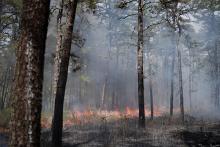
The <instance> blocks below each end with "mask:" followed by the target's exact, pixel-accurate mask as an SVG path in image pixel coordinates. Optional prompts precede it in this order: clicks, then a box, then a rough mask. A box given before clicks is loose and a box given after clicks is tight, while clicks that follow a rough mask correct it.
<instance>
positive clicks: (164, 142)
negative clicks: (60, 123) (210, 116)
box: [42, 113, 220, 147]
mask: <svg viewBox="0 0 220 147" xmlns="http://www.w3.org/2000/svg"><path fill="white" fill-rule="evenodd" d="M75 115H77V116H78V117H81V119H79V118H78V117H76V116H75ZM75 115H73V116H72V119H70V118H69V119H70V120H66V121H64V126H65V127H64V131H63V146H64V147H176V146H178V147H188V146H189V147H191V146H205V147H206V146H207V147H208V146H210V147H213V146H219V147H220V121H212V120H206V121H205V120H204V119H196V118H194V117H191V116H185V123H184V125H183V124H181V122H180V121H179V120H180V118H178V117H177V116H174V117H173V118H172V119H170V118H169V117H168V116H167V115H159V114H158V116H156V117H155V118H154V120H150V119H149V118H146V129H139V128H138V127H137V120H138V119H137V117H136V116H133V115H132V116H130V115H127V114H123V115H120V116H118V114H115V113H112V114H111V115H110V114H109V115H107V116H106V115H104V114H102V113H100V114H93V113H92V114H87V113H86V114H75ZM116 116H117V117H116ZM49 130H50V129H49V128H48V129H44V130H43V134H42V147H49V146H50V145H49V144H50V140H51V139H50V134H51V133H50V131H49Z"/></svg>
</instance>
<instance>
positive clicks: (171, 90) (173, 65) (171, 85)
mask: <svg viewBox="0 0 220 147" xmlns="http://www.w3.org/2000/svg"><path fill="white" fill-rule="evenodd" d="M175 57H176V53H175V50H174V52H173V55H172V65H171V83H170V116H171V117H172V116H173V96H174V68H175Z"/></svg>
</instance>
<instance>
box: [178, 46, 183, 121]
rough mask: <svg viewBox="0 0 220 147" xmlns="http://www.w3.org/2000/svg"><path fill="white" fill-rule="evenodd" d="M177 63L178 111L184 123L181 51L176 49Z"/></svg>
mask: <svg viewBox="0 0 220 147" xmlns="http://www.w3.org/2000/svg"><path fill="white" fill-rule="evenodd" d="M177 53H178V63H179V69H178V70H179V91H180V112H181V119H182V122H183V123H184V101H183V79H182V59H181V51H180V49H178V52H177Z"/></svg>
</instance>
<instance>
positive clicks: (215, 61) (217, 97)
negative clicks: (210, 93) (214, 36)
mask: <svg viewBox="0 0 220 147" xmlns="http://www.w3.org/2000/svg"><path fill="white" fill-rule="evenodd" d="M218 58H219V57H218V45H217V40H216V41H215V47H214V66H215V67H214V68H215V69H214V70H215V73H214V75H215V106H216V108H218V107H219V105H220V103H219V87H220V84H219V72H220V71H219V59H218Z"/></svg>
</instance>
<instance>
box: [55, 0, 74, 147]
mask: <svg viewBox="0 0 220 147" xmlns="http://www.w3.org/2000/svg"><path fill="white" fill-rule="evenodd" d="M77 2H78V0H74V1H72V0H68V1H65V3H66V5H65V8H66V9H65V11H66V25H65V26H64V27H65V28H64V30H62V15H63V4H64V1H63V0H62V2H61V9H60V11H59V14H58V34H57V47H56V57H55V63H54V97H55V108H54V116H53V122H52V146H53V147H61V146H62V128H63V103H64V95H65V88H66V81H67V75H68V66H69V58H70V50H71V44H72V32H73V24H74V21H75V14H76V7H77Z"/></svg>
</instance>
